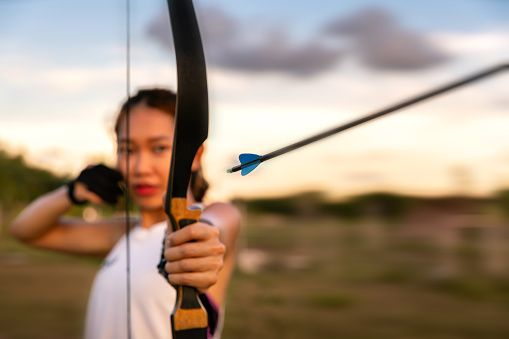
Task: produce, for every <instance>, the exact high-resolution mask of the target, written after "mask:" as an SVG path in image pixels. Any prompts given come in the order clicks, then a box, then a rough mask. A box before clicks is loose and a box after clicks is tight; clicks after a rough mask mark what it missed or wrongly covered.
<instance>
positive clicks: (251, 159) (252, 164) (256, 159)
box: [226, 64, 509, 176]
mask: <svg viewBox="0 0 509 339" xmlns="http://www.w3.org/2000/svg"><path fill="white" fill-rule="evenodd" d="M507 69H509V64H502V65H498V66H495V67H491V68H489V69H487V70H484V71H482V72H478V73H476V74H473V75H471V76H468V77H466V78H463V79H461V80H458V81H455V82H452V83H450V84H447V85H444V86H441V87H439V88H437V89H434V90H431V91H429V92H426V93H424V94H421V95H418V96H415V97H413V98H410V99H408V100H405V101H403V102H400V103H398V104H395V105H393V106H390V107H387V108H384V109H382V110H380V111H378V112H375V113H372V114H370V115H367V116H365V117H362V118H359V119H357V120H354V121H351V122H349V123H347V124H344V125H341V126H339V127H335V128H332V129H330V130H327V131H324V132H322V133H319V134H317V135H314V136H312V137H309V138H307V139H304V140H301V141H298V142H296V143H293V144H291V145H288V146H286V147H282V148H280V149H278V150H275V151H273V152H270V153H267V154H265V155H261V156H260V155H256V154H250V153H243V154H241V155H240V156H239V161H240V165H237V166H234V167H232V168H230V169H228V170H227V171H226V172H227V173H233V172H237V171H240V170H242V171H241V174H242V175H243V176H244V175H247V174H249V173H251V172H252V171H253V170H254V169H255V168H256V167H258V165H260V164H261V163H262V162H264V161H267V160H270V159H272V158H275V157H278V156H280V155H283V154H285V153H288V152H290V151H293V150H296V149H297V148H301V147H303V146H306V145H309V144H311V143H313V142H315V141H318V140H322V139H324V138H327V137H330V136H332V135H334V134H337V133H339V132H343V131H346V130H347V129H350V128H353V127H356V126H359V125H361V124H363V123H366V122H368V121H371V120H374V119H377V118H380V117H382V116H385V115H387V114H389V113H392V112H395V111H398V110H400V109H402V108H405V107H408V106H411V105H414V104H416V103H418V102H421V101H424V100H427V99H430V98H432V97H435V96H437V95H440V94H443V93H445V92H448V91H450V90H453V89H455V88H458V87H461V86H464V85H466V84H469V83H471V82H474V81H477V80H480V79H483V78H486V77H488V76H491V75H494V74H495V73H498V72H500V71H504V70H507Z"/></svg>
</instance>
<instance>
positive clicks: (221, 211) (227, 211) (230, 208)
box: [202, 202, 241, 228]
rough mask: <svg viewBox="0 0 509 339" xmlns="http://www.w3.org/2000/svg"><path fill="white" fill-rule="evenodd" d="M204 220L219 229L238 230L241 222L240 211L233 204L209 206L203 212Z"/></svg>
mask: <svg viewBox="0 0 509 339" xmlns="http://www.w3.org/2000/svg"><path fill="white" fill-rule="evenodd" d="M202 218H204V219H207V220H208V221H210V222H211V223H212V224H213V225H215V226H218V227H228V228H238V227H239V226H240V222H241V214H240V211H239V209H238V208H237V207H236V206H235V205H233V204H231V203H224V202H216V203H213V204H210V205H208V206H207V207H206V208H205V210H204V211H203V214H202Z"/></svg>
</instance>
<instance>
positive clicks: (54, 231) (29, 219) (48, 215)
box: [10, 183, 124, 256]
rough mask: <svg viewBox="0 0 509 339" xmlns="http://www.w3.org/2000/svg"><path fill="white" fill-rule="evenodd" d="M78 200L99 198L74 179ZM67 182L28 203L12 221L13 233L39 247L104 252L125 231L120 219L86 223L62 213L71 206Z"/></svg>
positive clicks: (79, 252)
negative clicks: (65, 184)
mask: <svg viewBox="0 0 509 339" xmlns="http://www.w3.org/2000/svg"><path fill="white" fill-rule="evenodd" d="M74 191H75V197H76V199H78V200H83V201H92V202H100V198H99V197H97V196H95V194H93V193H91V192H89V191H87V190H86V188H85V187H84V186H83V185H82V184H80V183H76V186H75V190H74ZM71 207H72V202H71V200H70V199H69V196H68V188H67V186H63V187H60V188H58V189H56V190H54V191H52V192H49V193H47V194H45V195H43V196H41V197H39V198H38V199H36V200H35V201H33V202H32V203H31V204H30V205H28V206H27V207H26V208H25V209H24V210H23V211H22V212H21V213H20V215H19V216H18V217H17V218H16V219H15V220H14V221H13V222H12V223H11V225H10V229H11V233H12V234H13V236H14V237H16V238H17V239H19V240H20V241H22V242H24V243H26V244H28V245H31V246H34V247H38V248H45V249H51V250H56V251H62V252H67V253H72V254H89V255H96V256H104V255H106V254H107V253H108V252H109V250H110V249H111V248H112V247H113V245H114V244H115V243H116V241H117V240H118V239H119V238H120V237H121V236H122V234H123V233H124V227H123V222H122V221H120V220H113V221H108V222H100V223H86V222H85V221H84V220H81V219H66V218H63V217H62V216H63V215H64V214H65V213H66V212H67V211H69V210H70V209H71Z"/></svg>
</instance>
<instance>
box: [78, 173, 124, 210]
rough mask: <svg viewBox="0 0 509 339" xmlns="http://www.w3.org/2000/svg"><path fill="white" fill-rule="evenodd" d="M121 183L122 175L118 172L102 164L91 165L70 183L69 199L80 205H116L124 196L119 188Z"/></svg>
mask: <svg viewBox="0 0 509 339" xmlns="http://www.w3.org/2000/svg"><path fill="white" fill-rule="evenodd" d="M121 181H122V175H121V174H120V173H119V172H118V171H116V170H114V169H111V168H109V167H106V166H104V165H102V164H99V165H95V166H92V165H91V166H88V167H87V168H85V169H84V170H83V171H81V173H80V175H79V176H78V178H76V180H74V181H72V182H70V183H69V185H68V187H69V197H70V199H71V201H72V202H73V203H78V204H84V203H87V202H92V203H95V204H102V203H108V204H111V205H115V204H116V203H117V201H118V198H119V197H120V196H121V195H122V194H123V193H122V190H121V189H120V186H119V183H120V182H121Z"/></svg>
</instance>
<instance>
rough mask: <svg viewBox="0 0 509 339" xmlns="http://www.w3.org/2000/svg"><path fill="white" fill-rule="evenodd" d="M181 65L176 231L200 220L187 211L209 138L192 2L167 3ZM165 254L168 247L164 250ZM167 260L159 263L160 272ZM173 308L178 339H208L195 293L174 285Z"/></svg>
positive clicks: (171, 209) (174, 167) (169, 210)
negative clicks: (199, 155) (199, 156)
mask: <svg viewBox="0 0 509 339" xmlns="http://www.w3.org/2000/svg"><path fill="white" fill-rule="evenodd" d="M168 9H169V14H170V21H171V27H172V32H173V41H174V45H175V54H176V60H177V83H178V85H177V86H178V87H177V105H176V113H175V131H174V137H173V150H172V156H171V167H170V173H169V176H168V187H167V195H166V202H165V206H164V208H165V212H166V214H167V215H168V217H169V219H170V222H171V226H172V230H173V231H177V230H179V229H181V228H183V227H185V226H187V225H190V224H193V223H195V222H197V221H198V219H199V217H200V214H201V211H200V210H199V209H189V208H188V206H187V191H188V185H189V181H190V178H191V166H192V163H193V159H194V157H195V155H196V152H197V151H198V149H199V148H200V146H201V145H202V144H203V142H204V141H205V140H206V139H207V135H208V94H207V75H206V67H205V56H204V53H203V46H202V43H201V37H200V30H199V27H198V22H197V19H196V14H195V11H194V7H193V3H192V1H191V0H168ZM163 252H164V247H163ZM165 262H166V260H165V259H164V257H162V258H161V263H160V265H159V271H160V272H161V274H163V275H165V276H167V274H166V272H165V271H164V264H165ZM175 288H176V291H177V297H176V303H175V308H174V310H173V312H172V314H171V328H172V335H173V338H174V339H206V338H207V325H208V321H207V311H206V310H205V308H204V307H203V305H202V303H201V302H200V299H199V296H198V293H197V291H196V289H194V288H193V287H190V286H175Z"/></svg>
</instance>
